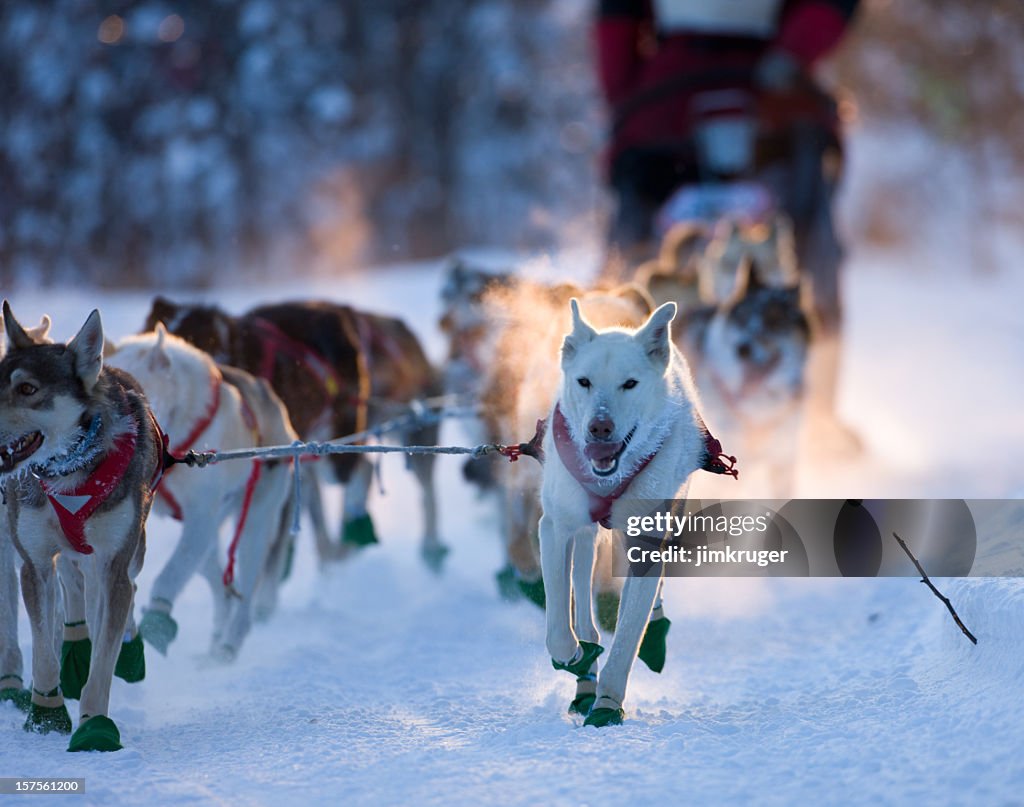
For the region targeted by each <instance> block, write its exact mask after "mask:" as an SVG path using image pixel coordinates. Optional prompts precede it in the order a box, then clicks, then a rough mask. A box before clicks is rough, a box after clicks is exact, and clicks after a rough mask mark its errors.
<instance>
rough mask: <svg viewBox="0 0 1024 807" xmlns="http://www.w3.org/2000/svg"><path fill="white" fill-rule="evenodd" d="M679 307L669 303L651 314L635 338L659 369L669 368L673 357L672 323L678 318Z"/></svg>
mask: <svg viewBox="0 0 1024 807" xmlns="http://www.w3.org/2000/svg"><path fill="white" fill-rule="evenodd" d="M677 310H678V307H677V306H676V304H675V303H672V302H668V303H665V304H664V305H661V306H659V307H658V309H657V310H656V311H655V312H654V313H653V314H651V316H650V317H649V318H648V319H647V322H645V323H644V324H643V325H642V326H641V328H640V330H638V331H637V332H636V334H634V336H633V338H634V339H635V340H636V341H637V342H639V343H640V345H641V346H642V347H643V349H644V352H645V353H647V355H648V356H649V357H650V359H651V361H652V362H654V364H655V365H656V366H657V367H660V368H661V369H664V368H666V367H668V362H669V359H670V358H671V357H672V330H671V327H670V323H671V322H672V320H673V319H675V317H676V311H677Z"/></svg>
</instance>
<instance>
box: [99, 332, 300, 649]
mask: <svg viewBox="0 0 1024 807" xmlns="http://www.w3.org/2000/svg"><path fill="white" fill-rule="evenodd" d="M108 350H109V348H108ZM107 363H108V364H109V365H111V366H117V367H120V368H121V369H123V370H125V371H127V372H129V373H131V374H132V375H133V376H134V377H135V379H136V380H138V382H139V383H140V384H141V385H142V388H143V389H144V390H145V391H146V396H147V397H148V398H149V401H150V404H151V406H152V407H153V412H154V413H155V414H156V416H157V419H158V420H159V421H160V424H161V425H162V426H163V427H164V430H165V431H166V432H167V434H168V436H169V451H170V453H171V454H172V455H173V456H175V457H177V458H181V457H182V456H183V455H184V454H185V453H186V452H187V451H189V450H190V449H194V450H196V451H203V450H208V449H214V448H216V449H218V450H220V451H227V450H230V449H235V448H248V447H250V446H259V445H287V444H289V443H292V442H293V441H295V440H296V439H297V435H296V433H295V430H294V429H292V427H291V424H290V422H289V420H288V414H287V412H286V411H285V408H284V404H282V403H281V400H280V399H279V398H278V397H277V396H276V395H275V394H274V392H273V391H272V390H271V389H270V385H269V384H267V383H266V382H265V381H262V380H260V379H257V378H254V377H253V376H251V375H249V374H248V373H246V372H243V371H242V370H238V369H235V368H233V367H227V366H220V365H218V364H217V363H216V362H214V361H213V359H212V358H210V356H208V355H207V354H206V353H203V352H202V351H200V350H198V349H197V348H194V347H192V346H191V345H190V344H188V343H187V342H186V341H185V340H183V339H180V338H178V337H177V336H173V335H171V334H168V333H167V332H166V330H165V329H164V326H163V325H162V324H157V326H156V331H155V332H149V333H144V334H139V335H136V336H130V337H128V338H126V339H123V340H122V341H121V342H119V343H118V344H117V346H116V347H115V348H113V349H112V351H111V355H110V356H109V358H108V360H107ZM290 479H291V465H290V463H288V462H280V461H273V462H262V461H252V462H242V461H238V462H224V463H218V464H216V465H211V466H208V467H206V468H203V469H189V468H181V469H175V468H173V467H172V468H170V469H168V471H167V472H166V473H165V475H164V478H163V481H162V483H161V486H160V489H159V491H157V494H158V495H157V499H156V502H155V503H154V505H153V507H154V511H155V512H156V513H160V514H165V515H170V516H172V517H174V518H177V519H178V520H180V521H181V522H182V531H181V538H180V539H179V541H178V545H177V546H176V547H175V549H174V552H173V553H172V554H171V557H170V558H169V559H168V561H167V565H166V566H164V568H163V569H162V570H161V572H160V574H159V575H158V576H157V578H156V581H155V582H154V584H153V591H152V594H151V597H150V604H149V608H148V609H147V610H146V612H145V614H144V616H143V619H142V621H141V623H140V624H139V632H140V633H141V634H142V638H143V639H145V640H146V641H147V642H149V643H150V644H152V645H153V646H154V647H155V648H156V649H157V650H159V651H160V652H161V653H164V654H166V653H167V647H168V645H169V644H170V642H171V641H172V640H173V639H174V637H175V636H176V635H177V632H178V626H177V624H176V623H175V621H174V619H173V618H172V617H171V611H172V609H173V606H174V601H175V600H176V599H177V597H178V595H180V594H181V591H182V589H183V588H184V587H185V583H186V582H188V580H189V578H190V577H191V576H192V575H193V574H195V573H196V572H197V571H199V572H201V573H202V575H203V576H204V577H205V578H206V580H207V581H208V582H209V584H210V588H211V589H212V591H213V603H214V614H213V623H214V631H213V640H212V643H211V648H210V652H211V654H212V655H213V656H214V657H215V658H218V659H220V660H224V661H230V660H232V659H234V658H235V656H236V655H237V654H238V651H239V650H240V649H241V645H242V641H243V640H244V638H245V636H246V634H247V633H248V632H249V628H250V626H251V624H252V619H253V610H254V596H255V597H256V598H257V599H258V600H259V603H258V604H257V607H258V608H259V607H262V609H263V610H269V609H270V608H272V606H273V603H274V602H275V601H276V588H277V583H278V580H279V578H280V576H281V570H282V568H281V565H282V562H283V560H284V558H285V557H286V555H287V551H288V542H289V539H290V536H289V535H288V534H287V527H288V525H287V524H285V523H284V522H285V520H286V519H283V514H284V510H285V505H286V503H287V501H288V493H289V482H290ZM225 521H229V523H230V526H231V528H232V534H233V536H234V537H235V539H237V554H238V571H237V574H236V573H234V570H233V563H232V562H231V561H229V564H228V570H225V569H223V568H222V567H221V563H220V557H221V553H220V550H219V546H218V535H219V532H220V528H221V525H222V524H224V522H225ZM232 543H235V541H233V542H232ZM258 615H259V616H264V615H265V614H258Z"/></svg>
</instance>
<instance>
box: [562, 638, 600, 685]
mask: <svg viewBox="0 0 1024 807" xmlns="http://www.w3.org/2000/svg"><path fill="white" fill-rule="evenodd" d="M580 651H581V652H580V654H579V655H580V657H579V658H578V659H576V660H575V661H555V659H551V666H552V667H554V668H555V669H556V670H565V671H566V672H571V673H572V674H573V675H575V676H577V677H579V676H583V675H587V674H588V673H589V672H590V668H591V666H593V664H594V662H595V661H597V657H598V656H600V655H601V654H602V653H603V652H604V648H603V647H601V645H599V644H596V643H594V642H580Z"/></svg>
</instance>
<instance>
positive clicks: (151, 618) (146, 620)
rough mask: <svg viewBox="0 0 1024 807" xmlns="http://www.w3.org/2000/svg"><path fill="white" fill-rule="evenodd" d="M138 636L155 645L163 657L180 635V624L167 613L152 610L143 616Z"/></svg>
mask: <svg viewBox="0 0 1024 807" xmlns="http://www.w3.org/2000/svg"><path fill="white" fill-rule="evenodd" d="M138 635H139V636H141V637H142V638H143V639H145V640H146V641H147V642H149V643H150V644H151V645H153V647H154V648H156V652H158V653H159V654H160V655H161V656H166V655H167V648H168V647H170V644H171V642H173V641H174V637H176V636H177V635H178V623H177V622H175V621H174V618H173V617H172V616H171V615H170V614H168V613H167V612H166V611H157V610H155V609H152V608H151V609H149V610H148V611H146V613H144V614H143V615H142V621H141V622H140V623H139V633H138ZM119 660H120V659H119Z"/></svg>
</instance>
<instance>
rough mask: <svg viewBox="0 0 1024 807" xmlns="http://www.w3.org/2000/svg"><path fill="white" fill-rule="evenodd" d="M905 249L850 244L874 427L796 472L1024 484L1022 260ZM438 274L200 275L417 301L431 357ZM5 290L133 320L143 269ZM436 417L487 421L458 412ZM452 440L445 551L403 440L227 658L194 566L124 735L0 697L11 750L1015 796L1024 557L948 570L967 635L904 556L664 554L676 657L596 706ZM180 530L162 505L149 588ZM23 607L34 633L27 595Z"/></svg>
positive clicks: (396, 772)
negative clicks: (584, 700) (70, 746)
mask: <svg viewBox="0 0 1024 807" xmlns="http://www.w3.org/2000/svg"><path fill="white" fill-rule="evenodd" d="M911 261H912V259H911V258H908V257H906V256H902V257H892V256H885V255H870V254H854V255H853V256H852V259H851V261H850V264H849V266H848V272H847V291H848V296H847V310H848V312H849V322H848V334H847V336H848V339H847V343H846V345H847V350H846V365H845V371H846V372H845V377H844V383H843V389H842V409H843V412H844V413H845V415H846V417H847V419H848V420H849V422H850V423H851V424H853V425H855V426H856V427H857V428H858V429H859V430H860V431H861V433H862V435H863V436H864V438H865V440H866V443H867V446H868V451H867V454H866V456H865V457H864V458H863V459H862V460H858V461H857V462H856V463H851V464H848V465H836V464H831V465H824V466H821V465H815V466H813V467H809V468H803V469H802V472H801V476H800V485H801V490H800V493H802V494H804V495H815V496H834V497H846V496H850V495H856V496H877V497H896V496H916V497H940V496H956V497H964V496H968V497H983V496H989V497H1007V496H1024V463H1021V461H1020V458H1021V456H1022V453H1024V452H1022V449H1024V419H1022V418H1021V414H1020V405H1021V401H1022V400H1024V372H1022V370H1024V326H1022V324H1021V319H1020V316H1019V300H1020V299H1021V298H1022V292H1024V278H1022V277H1021V276H1019V273H1018V276H1017V277H1010V276H1008V275H995V276H988V277H984V278H981V277H972V276H970V275H968V273H966V272H960V273H946V274H942V275H941V276H939V275H936V274H934V273H930V272H928V271H924V270H923V269H920V270H918V271H913V270H912V267H908V265H907V264H908V262H911ZM439 282H440V278H439V268H438V267H437V266H416V267H405V268H394V269H390V270H386V271H385V270H381V271H380V272H378V273H375V274H368V275H365V276H360V277H353V278H345V279H339V280H337V281H332V282H328V281H319V282H316V283H309V284H304V285H302V287H301V288H300V287H298V286H297V285H296V284H295V283H282V284H281V285H280V286H279V287H267V286H264V287H260V288H256V289H253V288H236V289H225V290H220V291H217V292H211V293H210V294H209V298H211V299H217V300H219V301H222V302H223V303H224V304H225V305H226V306H227V307H229V308H231V309H234V310H241V309H243V308H244V307H247V306H248V305H250V304H251V303H254V302H257V301H262V300H280V299H287V298H293V297H296V296H327V297H331V298H335V299H344V300H346V301H351V302H354V303H357V304H359V305H361V306H365V307H369V308H374V309H378V310H382V311H389V312H394V313H398V314H401V315H403V316H405V317H406V318H407V319H408V320H409V321H410V322H411V323H412V324H413V325H414V327H415V328H416V329H417V330H418V332H419V333H420V334H421V336H422V337H423V338H424V339H425V341H426V342H427V344H428V348H429V350H430V352H431V354H432V355H433V356H434V357H435V358H440V356H441V355H442V353H443V345H442V342H441V339H440V335H439V334H438V333H437V331H436V329H435V326H434V323H435V322H436V319H437V313H438V290H439ZM168 291H169V290H168ZM170 293H171V294H172V295H173V292H170ZM179 296H180V295H179ZM14 304H15V311H16V313H17V314H18V316H19V317H20V318H21V319H22V320H23V321H24V322H26V323H28V322H33V321H34V318H35V317H37V316H38V315H39V314H41V313H42V312H44V311H46V312H49V313H50V314H51V315H52V316H53V318H54V323H55V324H54V335H55V336H56V337H57V338H65V337H68V336H70V335H71V334H72V333H73V332H74V331H75V330H76V329H77V328H78V326H79V325H80V324H81V322H82V321H84V318H85V316H86V314H87V313H88V310H89V309H90V308H91V307H93V306H97V305H98V306H100V307H101V308H102V311H103V315H104V321H105V323H106V327H107V329H108V332H109V333H110V334H111V335H112V336H115V337H116V336H120V335H123V334H126V333H129V332H132V331H134V330H135V329H137V327H138V326H139V325H140V324H141V323H142V320H143V317H144V315H145V312H146V310H147V308H148V295H141V294H138V293H107V292H104V293H92V292H88V291H79V292H67V291H65V292H63V293H62V294H60V295H59V296H58V295H56V294H54V293H52V292H51V291H45V292H37V293H33V292H27V291H21V292H19V293H17V295H16V296H15V299H14ZM443 439H444V441H445V442H449V443H454V442H458V443H462V442H464V441H465V440H466V439H467V438H465V436H464V435H463V434H462V430H461V427H460V426H459V425H458V424H450V425H449V426H447V427H446V429H445V432H444V435H443ZM459 466H460V461H459V459H458V458H444V459H442V460H440V469H441V472H440V476H441V498H442V519H443V525H442V526H443V532H444V535H445V538H446V540H447V541H448V542H449V543H450V544H451V546H452V547H453V552H452V553H451V555H450V557H449V560H448V563H447V566H446V568H445V570H444V573H443V574H442V575H439V576H438V575H434V574H433V573H431V572H429V571H428V570H427V569H426V568H425V567H424V566H423V564H422V563H421V562H420V559H419V556H418V552H417V545H418V537H419V533H420V526H419V520H418V518H419V517H418V510H417V508H416V507H415V506H410V505H409V501H410V500H415V494H414V489H413V483H412V481H411V477H409V476H408V475H407V473H406V472H405V470H404V469H403V467H402V462H401V460H400V459H398V458H386V459H384V461H383V483H384V486H385V489H386V495H384V496H380V495H378V496H377V497H376V499H375V501H374V503H373V505H372V506H373V509H374V513H375V515H376V518H377V520H378V529H379V532H380V534H381V536H382V539H383V543H382V544H381V545H380V546H379V547H374V548H372V549H369V550H367V551H365V552H363V553H362V554H361V555H360V556H359V557H357V558H355V559H354V560H352V561H351V562H349V563H347V564H345V565H341V566H338V567H335V568H331V569H328V570H326V571H321V570H318V569H317V568H316V564H315V560H314V556H313V550H312V546H311V541H310V540H309V536H308V535H305V534H304V536H303V538H302V540H301V543H300V549H299V553H298V556H297V562H296V567H295V569H294V572H293V574H292V577H291V579H290V580H289V581H288V582H287V583H286V585H285V588H284V591H283V601H282V605H281V608H280V609H279V611H278V613H277V614H275V615H274V617H273V619H272V620H271V621H270V622H269V623H268V624H266V625H260V626H257V627H256V628H255V629H254V631H253V633H252V635H251V636H250V638H249V640H248V642H247V644H246V645H245V647H244V649H243V652H242V654H241V657H240V658H239V660H238V661H237V663H236V664H234V665H233V666H230V667H220V666H212V665H211V664H209V663H208V662H207V661H206V660H205V657H204V652H205V650H206V646H207V640H208V634H209V627H210V626H209V594H208V592H207V590H206V588H205V584H202V583H200V582H199V581H198V580H196V581H193V582H192V583H191V584H190V585H189V586H188V588H187V589H186V591H185V593H184V595H183V596H182V598H181V599H180V600H179V602H178V604H177V605H176V610H175V615H176V617H177V619H178V620H179V623H180V625H181V632H180V634H179V639H178V641H177V642H176V643H175V644H174V645H172V647H171V651H170V655H169V656H168V657H167V658H162V657H160V656H158V655H157V654H156V653H153V652H149V653H148V656H147V663H148V677H147V679H146V681H145V682H143V683H141V684H136V685H131V686H129V685H127V684H124V683H123V682H122V681H120V680H115V682H114V689H113V694H112V698H111V713H112V717H113V718H114V719H115V720H116V722H117V723H118V725H119V727H120V729H121V733H122V738H123V741H124V744H125V750H124V751H121V752H119V753H116V754H67V753H65V750H64V749H65V747H66V744H67V738H66V737H61V736H55V735H51V736H36V735H28V734H25V733H23V732H22V731H21V722H22V720H23V716H22V715H21V714H20V713H19V712H17V711H15V709H14V708H13V706H10V705H3V706H0V776H36V777H39V776H62V777H65V776H66V777H71V776H74V777H84V778H85V780H86V788H87V795H86V796H84V797H79V799H78V801H80V802H82V803H90V804H103V805H107V804H120V803H126V804H138V803H145V804H149V805H154V806H155V805H162V804H207V803H213V804H231V805H246V804H301V803H322V802H336V803H345V804H348V803H355V804H376V803H384V804H397V803H445V804H450V803H481V802H485V801H488V800H489V801H494V802H499V803H505V802H511V803H522V804H549V803H551V804H569V805H581V804H592V803H593V804H597V803H601V804H614V803H615V802H616V800H618V801H622V802H628V803H634V802H641V803H642V802H656V801H664V802H666V803H699V804H700V803H744V804H745V803H765V804H775V803H778V804H784V803H787V804H788V803H794V802H798V801H799V802H802V803H803V802H806V803H812V804H813V803H822V802H825V803H837V802H838V803H867V802H871V803H878V802H883V803H884V802H910V801H914V802H931V803H940V804H941V803H948V804H963V803H986V804H997V803H998V804H1008V803H1019V802H1020V800H1021V798H1022V795H1021V794H1022V793H1024V763H1021V760H1020V754H1019V750H1020V748H1021V747H1022V746H1024V696H1022V694H1021V692H1022V689H1024V639H1022V638H1021V636H1022V628H1024V586H1022V585H1021V583H1020V582H1019V581H1016V580H970V581H945V582H944V583H943V584H942V587H943V588H945V589H946V593H947V594H949V595H950V596H951V597H952V599H953V601H954V603H955V604H956V605H957V607H958V609H959V611H960V613H961V615H962V616H963V618H964V621H965V622H966V623H967V625H968V626H970V627H971V629H972V630H973V631H974V633H975V634H976V635H977V636H978V637H979V644H978V646H977V647H973V646H971V645H970V644H969V643H968V642H967V641H966V640H965V639H964V637H963V636H961V634H960V633H959V631H958V630H957V629H956V627H955V626H954V625H953V624H952V622H951V621H950V619H949V617H948V615H947V614H946V612H945V610H944V609H943V608H942V606H941V605H940V604H939V603H938V602H937V601H936V600H935V599H934V597H932V596H931V595H930V594H929V593H928V591H927V590H926V589H925V588H924V587H923V586H921V585H919V584H918V583H917V582H916V581H914V580H913V579H893V580H816V581H815V580H740V579H738V580H694V579H686V580H671V581H669V582H668V585H667V591H666V598H667V606H666V610H667V611H668V614H669V616H670V617H671V618H672V619H673V622H674V625H673V628H672V632H671V634H670V636H669V642H670V645H669V661H668V665H667V669H666V670H665V672H664V673H663V674H662V675H660V676H656V675H654V674H652V673H650V672H648V671H647V670H646V669H644V668H641V667H638V668H637V669H636V671H635V673H634V676H633V679H632V682H631V688H630V692H629V696H628V702H627V704H626V706H627V711H628V716H629V719H628V721H627V722H626V724H625V725H623V726H621V727H611V728H607V729H602V730H595V729H590V728H587V729H583V728H581V727H580V725H579V722H580V721H579V720H578V719H573V718H571V717H570V716H568V715H567V714H566V712H565V707H566V706H567V704H568V702H569V700H570V698H571V697H572V682H571V679H570V677H569V676H567V675H565V674H564V673H556V672H554V671H553V670H552V669H551V666H550V661H549V660H548V658H547V654H546V652H545V650H544V640H543V621H542V614H541V612H540V611H539V610H537V609H536V608H535V607H534V606H532V605H530V604H527V603H524V602H520V603H514V604H509V603H506V602H503V601H501V600H499V598H498V596H497V594H496V590H495V585H494V580H493V572H494V571H495V569H496V568H497V567H498V565H499V549H498V540H497V523H496V514H495V511H494V506H493V504H492V503H491V502H489V501H487V500H479V499H477V498H475V497H474V494H473V492H472V491H471V490H470V489H469V488H468V487H467V486H466V485H465V484H464V483H463V482H462V480H461V476H460V472H459ZM192 472H193V473H201V471H192ZM329 503H330V505H331V506H332V507H333V508H334V509H335V511H336V510H337V509H338V507H339V499H338V495H337V492H336V491H334V492H332V493H331V498H330V500H329ZM176 530H177V525H176V524H175V523H174V522H171V521H169V520H164V519H159V518H156V517H154V519H153V520H152V521H151V523H150V528H149V547H150V548H149V553H148V555H147V563H146V568H145V569H144V571H143V573H142V575H141V577H140V581H139V582H140V598H139V599H140V601H141V602H145V601H146V600H147V598H148V592H149V588H150V586H151V584H152V581H153V579H154V577H155V575H156V572H157V571H158V570H159V568H160V567H161V565H162V563H163V561H164V559H165V558H166V557H167V555H168V553H169V551H170V548H171V544H172V542H173V541H174V540H175V537H176ZM20 630H21V637H22V643H23V648H24V650H25V653H26V657H28V653H29V649H30V648H29V642H28V638H27V637H28V625H27V620H26V619H25V618H24V617H22V620H21V624H20ZM71 711H72V716H73V717H77V705H76V704H72V709H71ZM72 798H74V797H72ZM43 800H44V801H45V797H44V799H43ZM61 803H63V802H61Z"/></svg>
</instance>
